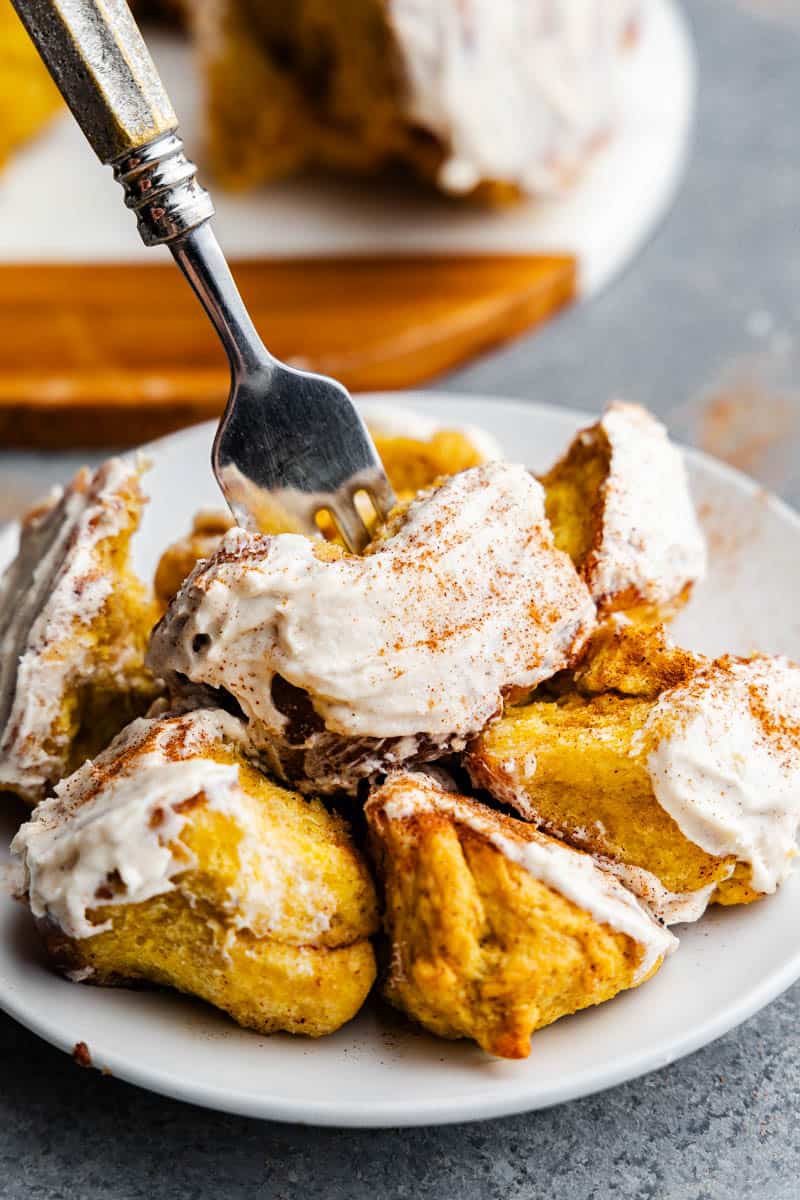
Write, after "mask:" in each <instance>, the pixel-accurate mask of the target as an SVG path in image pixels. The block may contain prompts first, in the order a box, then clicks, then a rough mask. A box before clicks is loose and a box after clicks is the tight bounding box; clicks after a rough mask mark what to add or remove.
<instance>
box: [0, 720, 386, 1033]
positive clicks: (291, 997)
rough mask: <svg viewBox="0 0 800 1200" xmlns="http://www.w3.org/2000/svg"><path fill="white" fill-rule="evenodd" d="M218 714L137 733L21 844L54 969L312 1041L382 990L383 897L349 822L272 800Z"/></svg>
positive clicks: (71, 787)
mask: <svg viewBox="0 0 800 1200" xmlns="http://www.w3.org/2000/svg"><path fill="white" fill-rule="evenodd" d="M245 739H246V731H245V729H244V727H243V725H242V723H241V722H240V721H239V720H238V719H237V718H235V717H232V716H230V715H229V714H227V713H224V712H222V711H220V710H218V709H202V710H196V711H192V712H189V713H185V714H183V715H179V716H167V717H163V718H154V719H140V720H138V721H135V722H134V723H133V724H132V725H130V726H129V727H128V728H127V729H126V730H124V731H123V732H122V733H121V734H120V735H119V737H118V738H117V739H116V740H115V741H114V742H113V743H112V745H111V746H110V747H109V748H108V750H107V751H105V753H103V754H102V755H100V756H99V757H98V758H97V759H96V760H95V762H93V763H92V762H87V763H86V764H85V765H84V766H83V767H82V768H81V769H80V770H79V771H78V772H76V774H75V775H73V776H71V777H70V778H69V779H67V780H65V781H64V782H63V783H61V784H60V785H59V786H58V788H57V789H56V795H55V796H54V797H53V798H52V799H49V800H46V801H44V802H43V803H42V804H41V805H39V807H38V808H37V809H36V811H35V813H34V815H33V817H32V819H31V820H30V821H29V822H28V824H26V825H23V826H22V828H21V829H20V831H19V833H18V834H17V836H16V837H15V839H14V842H13V845H12V850H13V852H14V854H15V855H17V856H18V858H19V859H20V860H21V862H22V867H23V872H24V878H25V885H24V886H25V894H26V895H27V899H28V903H29V905H30V908H31V911H32V913H33V915H34V917H35V918H36V921H37V924H38V927H39V929H40V932H41V934H42V936H43V939H44V943H45V946H46V948H47V950H48V952H49V954H50V955H51V957H52V961H53V963H54V964H55V965H56V966H57V967H58V968H59V969H61V970H62V971H63V972H65V973H66V974H67V975H69V976H70V977H71V978H73V979H75V980H79V981H86V982H89V983H96V984H130V983H137V982H138V983H150V984H156V985H163V986H166V987H172V988H176V989H178V990H179V991H182V992H188V993H191V994H193V995H195V996H199V997H201V998H202V999H203V1000H207V1001H209V1002H210V1003H211V1004H213V1005H215V1006H216V1007H217V1008H220V1009H223V1010H224V1011H225V1012H227V1013H229V1014H230V1015H231V1016H232V1017H233V1018H234V1020H236V1021H238V1022H239V1024H240V1025H244V1026H246V1027H248V1028H251V1029H256V1030H258V1031H259V1032H261V1033H271V1032H273V1031H275V1030H287V1031H288V1032H290V1033H306V1034H309V1035H311V1036H314V1037H317V1036H321V1035H322V1034H326V1033H332V1032H333V1031H334V1030H336V1029H338V1028H339V1026H340V1025H342V1024H343V1023H344V1022H345V1021H348V1020H350V1018H351V1017H353V1016H354V1015H355V1014H356V1013H357V1012H358V1010H359V1008H360V1007H361V1005H362V1004H363V1002H364V1000H365V998H366V996H367V993H368V992H369V990H370V987H371V985H372V982H373V979H374V976H375V964H374V958H373V952H372V947H371V944H370V941H369V937H370V934H372V933H373V932H374V931H375V929H376V926H377V907H376V900H375V892H374V888H373V884H372V880H371V878H370V876H369V874H368V872H367V869H366V866H365V864H364V862H363V861H362V859H361V857H360V855H359V854H358V852H357V851H356V849H355V847H354V846H353V844H352V842H351V840H350V836H349V833H348V829H347V826H346V824H345V822H344V821H343V820H342V819H341V818H340V817H337V816H333V815H331V814H330V813H328V812H327V811H326V809H325V808H324V807H323V806H322V804H321V803H320V802H319V801H318V800H308V799H305V798H303V797H300V796H298V795H297V794H296V793H293V792H288V791H285V790H284V789H283V788H280V787H277V786H276V785H275V784H273V783H270V782H269V781H268V780H267V779H266V777H265V776H263V775H262V774H261V773H260V772H259V771H257V770H256V769H255V768H254V767H253V766H251V765H250V764H249V763H248V762H247V761H246V760H245V758H244V757H243V754H242V749H243V745H244V743H245Z"/></svg>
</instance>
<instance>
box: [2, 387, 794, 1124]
mask: <svg viewBox="0 0 800 1200" xmlns="http://www.w3.org/2000/svg"><path fill="white" fill-rule="evenodd" d="M383 399H385V400H388V399H389V398H386V397H384V398H383ZM396 399H397V397H395V400H396ZM401 399H402V402H403V403H405V402H406V398H405V397H402V398H401ZM409 403H410V405H411V406H412V407H415V408H418V409H420V410H422V411H425V412H427V413H430V414H432V415H433V416H435V417H438V418H440V419H442V420H444V421H445V422H449V423H451V424H461V423H465V422H474V423H475V424H482V425H483V426H485V427H486V428H488V429H489V430H490V431H491V432H492V433H494V434H495V435H496V436H497V437H498V438H499V440H500V443H501V445H503V446H504V447H505V449H506V451H507V452H509V454H510V456H513V457H514V458H515V459H517V460H519V461H523V462H526V463H528V464H529V465H531V466H532V467H534V468H536V469H540V468H544V467H545V466H547V465H548V464H549V463H550V462H551V461H552V460H553V458H554V457H555V456H556V455H557V454H558V453H560V451H561V450H562V449H563V447H564V446H565V444H566V442H567V441H568V439H569V437H570V436H571V435H572V433H573V432H574V431H575V429H576V428H578V427H579V426H580V425H582V424H585V423H587V422H588V421H589V420H590V419H591V418H589V417H587V416H585V415H582V414H579V413H571V412H567V411H564V410H560V409H553V408H546V407H543V406H537V405H522V404H515V403H508V402H503V401H499V400H489V399H485V400H481V399H475V398H466V397H464V398H446V397H441V396H434V395H430V396H428V397H427V398H426V397H425V396H424V395H416V396H414V397H411V399H410V401H409ZM211 433H212V429H211V426H210V425H201V426H198V427H196V428H194V429H189V430H186V431H184V432H182V433H179V434H176V435H174V436H173V437H170V438H166V439H164V440H163V441H161V442H156V443H155V444H154V445H153V446H152V447H150V448H149V449H148V451H147V452H148V454H149V455H150V457H151V458H152V461H153V470H152V473H151V475H150V477H149V491H150V493H151V496H152V502H151V505H150V508H149V510H148V513H147V516H146V518H145V521H144V524H143V528H142V531H141V535H140V538H139V544H138V546H137V556H138V566H139V567H140V569H142V570H146V571H148V572H150V571H151V570H152V568H153V565H154V563H155V561H156V558H157V556H158V554H159V551H160V549H161V548H162V547H163V546H164V544H165V543H166V542H167V541H169V539H170V538H172V537H174V536H175V535H177V534H179V533H180V532H182V531H183V530H185V529H186V528H187V526H188V524H189V521H190V518H191V516H192V514H193V512H194V510H195V509H196V508H197V507H198V506H200V505H209V504H210V505H215V506H218V505H219V496H218V494H217V492H216V490H215V485H214V483H213V481H212V479H211V474H210V470H209V467H208V452H209V445H210V439H211ZM689 464H690V468H691V475H692V484H693V487H694V490H695V494H696V498H697V501H698V504H699V506H700V512H701V514H702V518H703V522H704V524H705V527H706V530H707V532H708V535H709V539H710V548H711V570H710V574H709V578H708V580H707V581H706V583H705V584H704V585H703V586H702V587H701V588H700V589H699V590H698V592H697V594H696V596H695V597H694V598H693V600H692V603H691V605H690V607H689V608H688V609H687V610H686V611H685V613H684V614H683V615H682V616H681V618H680V620H679V622H678V627H677V633H678V635H679V636H680V637H681V638H682V639H683V640H684V641H685V642H686V643H688V644H689V645H691V646H693V647H696V648H698V649H702V650H705V651H708V652H710V653H717V652H720V651H722V650H733V651H738V652H747V651H750V650H752V649H754V648H758V649H762V650H767V651H772V652H778V651H780V652H784V653H787V654H790V655H792V656H794V657H795V658H800V615H799V614H798V610H797V602H796V597H797V595H798V593H800V518H798V517H797V516H796V515H795V514H794V513H793V512H791V511H790V510H789V509H788V508H786V507H785V506H784V505H783V504H781V503H780V502H779V501H777V500H775V499H774V498H772V497H770V496H767V495H766V494H765V493H764V492H762V491H761V490H759V489H758V488H757V486H756V485H755V484H753V483H752V482H750V481H749V480H747V479H746V478H744V477H743V476H741V475H739V474H737V473H736V472H734V471H731V470H730V469H728V468H726V467H723V466H720V465H719V464H718V463H716V462H714V461H712V460H711V459H708V458H706V457H704V456H702V455H700V454H697V453H694V452H691V453H689ZM665 503H668V497H665ZM13 540H14V539H13V536H12V535H9V534H7V535H6V537H5V539H4V540H0V560H1V559H2V558H3V557H6V558H7V557H8V555H9V554H10V553H11V550H12V548H13V546H12V543H13ZM12 831H13V826H12V823H11V821H10V820H9V819H8V816H6V818H5V825H4V826H3V829H2V838H1V839H0V842H1V844H2V845H3V846H5V845H6V843H7V840H8V838H9V837H10V835H11V833H12ZM4 853H5V851H4V850H3V851H2V852H0V855H1V854H4ZM798 902H800V876H799V875H797V874H795V875H794V876H792V877H791V878H790V880H789V881H788V883H787V884H786V885H785V886H784V887H783V889H782V890H781V891H780V893H779V894H778V895H777V896H775V897H772V898H771V899H769V900H767V901H764V902H762V903H760V904H756V905H752V906H751V907H749V908H741V909H731V910H728V911H724V910H714V911H712V912H711V913H710V914H709V915H708V916H707V917H706V918H705V919H704V920H703V921H702V922H700V923H699V924H697V925H693V926H687V927H686V928H685V930H683V931H679V932H680V933H681V941H682V945H681V948H680V950H679V952H678V953H677V954H676V955H675V956H674V957H673V958H671V959H670V960H669V961H668V962H667V963H666V965H665V966H664V968H663V969H662V971H661V972H660V973H659V974H658V975H657V977H656V978H655V979H654V980H652V981H651V982H649V983H647V984H645V985H644V986H643V987H642V988H640V989H638V990H637V991H634V992H627V993H626V994H625V995H622V996H619V997H617V999H615V1000H613V1001H612V1002H611V1003H609V1004H605V1005H603V1006H601V1007H600V1008H596V1009H592V1010H589V1011H587V1012H584V1013H581V1014H580V1015H578V1016H575V1017H569V1018H566V1019H564V1020H562V1021H559V1022H558V1023H557V1024H555V1025H552V1026H550V1027H549V1028H548V1029H545V1030H542V1032H540V1033H537V1034H536V1035H535V1036H534V1039H533V1044H532V1050H531V1056H530V1058H529V1059H528V1060H527V1061H526V1062H499V1061H496V1060H493V1059H490V1058H488V1057H487V1056H486V1055H485V1054H483V1053H482V1052H481V1051H480V1050H478V1049H477V1048H476V1047H474V1046H472V1045H470V1044H468V1043H466V1042H464V1043H460V1042H445V1041H439V1040H437V1039H435V1038H433V1037H429V1036H428V1035H427V1034H424V1033H421V1032H417V1031H415V1030H412V1029H411V1028H410V1027H409V1026H406V1025H404V1024H403V1023H402V1022H401V1021H400V1020H399V1019H397V1018H395V1017H393V1016H391V1015H390V1014H388V1013H386V1012H381V1011H378V1010H377V1009H376V1008H373V1007H372V1006H370V1007H369V1009H368V1010H367V1011H365V1012H364V1013H362V1015H361V1016H359V1018H358V1019H357V1020H356V1021H354V1022H353V1023H352V1024H350V1025H348V1026H347V1027H346V1028H344V1029H342V1030H340V1032H339V1033H337V1034H336V1035H335V1036H333V1037H330V1038H323V1039H322V1040H320V1041H318V1042H311V1041H304V1040H301V1039H296V1038H291V1037H289V1036H284V1035H280V1036H275V1037H272V1038H261V1037H259V1036H258V1035H256V1034H253V1033H247V1032H245V1031H244V1030H241V1029H239V1028H237V1027H236V1026H235V1025H233V1024H232V1023H231V1022H230V1021H228V1020H227V1019H226V1018H225V1017H223V1016H222V1015H220V1014H218V1013H216V1012H215V1011H214V1010H212V1009H210V1008H208V1007H206V1006H204V1005H202V1004H200V1003H199V1002H194V1001H191V1000H188V999H184V998H182V997H180V996H177V995H174V994H171V993H144V992H133V991H131V992H129V991H103V990H101V989H94V988H91V987H80V986H77V985H75V984H70V983H67V982H65V981H63V980H62V979H60V978H58V977H56V976H55V975H53V974H51V973H50V972H49V971H48V970H47V969H46V967H45V965H44V962H43V960H42V955H41V952H40V949H39V947H38V944H37V940H36V937H35V936H34V933H33V930H32V927H31V923H30V920H29V918H28V914H27V912H26V910H25V909H23V907H22V906H21V905H18V904H15V903H13V902H12V901H11V900H10V899H7V898H5V899H0V1006H2V1008H4V1009H5V1010H6V1011H7V1012H8V1013H10V1014H11V1015H12V1016H14V1017H16V1018H17V1020H19V1021H21V1022H22V1024H24V1025H26V1026H28V1027H29V1028H30V1029H33V1030H34V1031H35V1032H36V1033H38V1034H40V1035H41V1036H42V1037H44V1038H46V1039H47V1040H48V1041H50V1042H52V1043H54V1044H55V1045H56V1046H59V1047H61V1048H62V1049H64V1050H68V1051H69V1050H72V1048H73V1046H74V1045H75V1043H76V1042H80V1041H83V1042H86V1043H87V1045H88V1046H89V1049H90V1053H91V1056H92V1060H93V1062H94V1064H95V1066H98V1067H104V1068H106V1069H108V1070H110V1071H111V1072H112V1073H113V1074H114V1075H118V1076H120V1077H121V1078H123V1079H127V1080H130V1081H131V1082H133V1083H138V1084H141V1085H142V1086H143V1087H147V1088H151V1089H152V1090H154V1091H158V1092H163V1093H166V1094H167V1095H170V1096H176V1097H179V1098H180V1099H184V1100H190V1101H193V1102H194V1103H196V1104H203V1105H207V1106H209V1107H212V1108H219V1109H225V1110H228V1111H231V1112H237V1113H243V1114H246V1115H250V1116H256V1117H270V1118H273V1119H277V1120H282V1121H302V1122H308V1123H313V1124H321V1125H350V1126H358V1125H378V1126H380V1125H417V1124H419V1125H430V1124H435V1123H438V1122H447V1121H465V1120H473V1119H476V1118H480V1117H493V1116H500V1115H503V1114H507V1113H514V1112H520V1111H524V1110H526V1109H533V1108H540V1107H544V1106H546V1105H549V1104H555V1103H556V1102H558V1101H562V1100H569V1099H572V1098H573V1097H576V1096H584V1095H586V1094H588V1093H590V1092H594V1091H598V1090H599V1089H601V1088H606V1087H610V1086H611V1085H612V1084H615V1083H620V1082H621V1081H622V1080H625V1079H630V1078H632V1077H633V1076H636V1075H640V1074H642V1073H643V1072H645V1071H650V1070H652V1069H654V1068H657V1067H662V1066H664V1065H666V1064H667V1063H669V1062H671V1061H673V1060H674V1059H676V1058H679V1057H680V1056H681V1055H684V1054H688V1053H689V1052H690V1051H692V1050H696V1049H697V1048H698V1047H700V1046H703V1045H704V1044H705V1043H707V1042H709V1041H711V1040H712V1039H713V1038H716V1037H719V1036H720V1034H722V1033H724V1032H725V1031H726V1030H728V1029H730V1028H731V1027H732V1026H734V1025H736V1024H737V1023H738V1022H740V1021H743V1020H744V1019H745V1018H746V1017H748V1016H750V1015H751V1014H752V1013H754V1012H756V1011H757V1010H758V1009H759V1008H761V1007H762V1006H763V1005H764V1004H766V1003H767V1002H768V1001H770V1000H772V999H773V998H774V997H775V996H777V995H778V993H779V992H781V991H782V990H783V989H784V988H786V987H788V985H789V984H790V983H792V982H793V981H794V980H795V979H796V978H798V976H800V924H799V923H798V921H797V910H798Z"/></svg>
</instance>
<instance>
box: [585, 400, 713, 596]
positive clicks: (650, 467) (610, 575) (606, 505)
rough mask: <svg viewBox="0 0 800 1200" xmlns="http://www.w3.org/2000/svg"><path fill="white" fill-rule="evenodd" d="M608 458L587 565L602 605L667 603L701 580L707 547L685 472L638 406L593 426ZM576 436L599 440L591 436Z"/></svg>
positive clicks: (613, 410) (615, 409) (618, 406)
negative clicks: (621, 599) (624, 599)
mask: <svg viewBox="0 0 800 1200" xmlns="http://www.w3.org/2000/svg"><path fill="white" fill-rule="evenodd" d="M596 428H597V429H599V430H600V431H601V433H602V434H604V435H605V437H606V439H607V441H608V447H609V451H610V460H609V468H608V475H607V478H606V480H605V482H604V483H603V485H602V488H601V497H600V500H601V517H600V525H599V528H598V530H597V533H596V537H595V542H594V545H593V547H592V549H591V550H590V552H589V555H588V557H587V559H586V562H585V563H584V566H583V575H584V578H585V579H586V582H587V584H588V586H589V590H590V591H591V593H592V595H593V596H594V598H595V600H596V601H598V603H600V602H602V601H604V600H606V601H608V600H613V599H614V598H615V597H617V596H620V595H623V594H626V593H627V594H628V595H631V596H633V597H635V598H636V599H637V600H639V601H645V602H648V603H653V604H664V603H666V602H667V601H669V600H674V599H675V598H676V597H678V596H679V595H680V593H681V592H682V591H683V589H684V588H685V587H686V585H687V584H691V583H694V582H695V581H696V580H698V579H702V577H703V575H704V574H705V570H706V545H705V539H704V537H703V534H702V531H701V529H700V526H699V524H698V521H697V515H696V513H695V510H694V505H693V503H692V498H691V494H690V491H689V482H688V478H687V475H686V466H685V464H684V461H683V456H682V454H681V452H680V450H679V449H678V448H677V446H674V445H673V444H672V443H671V442H670V440H669V436H668V434H667V430H666V428H665V427H664V426H663V425H662V424H661V422H660V421H657V420H656V419H655V418H654V417H653V416H652V415H651V414H650V413H648V412H647V411H646V409H644V408H641V407H640V406H639V405H638V404H623V403H621V402H616V403H614V404H611V405H610V406H609V408H608V409H607V411H606V412H605V413H604V415H603V417H602V418H601V420H600V422H599V423H598V426H597V427H596ZM578 436H579V437H590V438H591V437H594V436H596V434H595V429H589V430H587V431H586V432H585V434H579V435H578Z"/></svg>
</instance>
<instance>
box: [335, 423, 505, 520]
mask: <svg viewBox="0 0 800 1200" xmlns="http://www.w3.org/2000/svg"><path fill="white" fill-rule="evenodd" d="M359 410H360V412H361V415H362V416H363V418H364V421H365V422H366V425H367V428H368V429H369V431H370V433H371V434H372V437H373V439H374V441H375V446H376V448H377V451H378V454H379V456H380V459H381V462H382V463H383V465H384V468H385V469H386V474H387V475H388V476H389V480H390V482H391V485H392V487H393V488H394V490H395V492H396V494H397V498H398V500H411V499H413V497H414V496H415V495H416V494H417V492H421V491H422V490H423V488H428V487H431V486H432V485H433V484H435V483H437V482H438V481H439V480H441V479H442V478H443V477H444V476H446V475H458V474H459V472H461V471H467V470H469V468H470V467H479V466H481V465H482V464H483V463H486V462H492V461H494V460H496V459H502V458H503V457H504V456H503V452H502V450H501V449H500V446H499V444H498V443H497V442H496V441H495V439H494V438H493V437H492V436H491V434H489V433H487V432H486V430H485V429H481V428H479V427H478V426H477V425H448V424H443V423H442V422H440V421H437V420H435V419H434V418H432V417H430V416H427V415H426V414H423V413H418V412H413V411H412V410H411V409H407V408H398V407H397V406H396V405H388V404H380V403H364V404H361V405H359Z"/></svg>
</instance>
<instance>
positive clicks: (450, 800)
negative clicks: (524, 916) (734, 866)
mask: <svg viewBox="0 0 800 1200" xmlns="http://www.w3.org/2000/svg"><path fill="white" fill-rule="evenodd" d="M376 808H379V809H380V810H382V811H383V813H384V814H385V816H386V818H387V820H389V821H406V820H410V819H413V818H414V817H415V816H418V815H419V814H420V813H425V812H436V813H442V814H443V815H445V816H447V817H449V818H451V819H452V820H453V821H454V822H456V823H458V824H461V825H464V826H466V827H467V828H469V829H471V830H473V832H475V833H477V834H479V835H480V836H481V837H484V838H486V840H487V841H488V842H489V843H490V844H491V845H492V846H493V847H494V848H495V849H496V850H497V851H499V853H500V854H502V855H504V856H505V857H506V858H507V859H508V860H509V861H510V862H514V863H516V864H517V866H520V867H522V869H523V870H524V871H527V872H528V873H529V874H531V875H532V876H533V877H534V878H536V879H538V880H540V882H542V883H544V884H545V885H546V886H547V887H549V888H552V889H553V890H554V891H557V892H559V893H560V895H562V896H564V897H565V898H566V899H567V900H570V901H572V903H573V904H576V905H577V906H578V908H581V909H583V910H584V911H585V912H588V913H590V914H591V916H592V917H593V918H594V920H596V921H597V922H598V923H599V924H602V925H608V926H609V927H610V928H611V929H614V930H616V931H617V932H619V933H624V934H625V935H626V936H627V937H630V938H632V939H633V941H635V942H637V943H638V944H639V945H640V946H641V947H642V949H643V954H642V959H641V962H640V963H639V966H638V968H637V973H636V979H637V981H638V980H640V979H644V978H645V977H646V976H647V975H649V973H650V971H652V969H653V967H654V966H655V965H656V963H657V962H658V960H659V959H660V958H663V957H665V956H666V955H668V954H671V953H672V952H673V951H674V950H675V949H676V948H677V945H678V940H677V938H675V937H674V936H673V934H671V933H669V932H668V930H667V929H665V928H664V926H663V925H661V924H660V923H659V922H658V921H657V920H656V919H655V918H654V916H653V915H652V914H651V912H650V911H649V910H648V908H647V907H646V906H645V905H644V904H642V903H641V902H640V901H639V900H638V899H637V897H636V896H635V895H633V893H632V892H630V891H628V889H627V888H626V887H624V886H623V885H622V884H621V883H620V882H619V881H618V879H617V878H616V877H615V876H614V875H613V874H611V873H609V872H608V871H606V870H604V869H603V868H602V867H601V866H599V865H598V864H597V863H596V862H595V861H594V859H592V857H591V856H590V855H588V854H583V853H581V852H580V851H578V850H573V849H571V848H570V847H568V846H565V845H562V844H561V843H559V842H556V841H553V840H552V839H551V838H548V837H545V836H544V834H541V833H539V832H538V830H536V829H534V828H533V827H532V826H522V825H521V823H516V824H519V825H520V828H521V829H524V831H525V834H524V836H522V833H520V834H519V835H516V834H515V833H513V832H511V830H512V828H513V826H512V825H511V823H510V822H503V823H501V822H500V821H499V820H498V819H497V817H496V816H495V815H494V814H493V813H492V812H491V810H490V809H487V810H485V811H481V807H480V806H479V805H477V804H475V803H474V802H470V801H468V800H466V799H465V798H464V797H462V796H456V795H453V794H452V793H451V792H449V791H445V790H444V789H442V788H440V787H438V786H437V785H436V783H435V782H434V781H433V780H432V779H430V778H429V777H427V776H425V775H421V774H414V773H411V772H396V773H394V774H392V775H390V776H389V777H388V779H387V780H386V783H385V784H383V786H382V787H381V788H380V789H379V790H378V791H377V792H375V793H373V796H372V797H371V798H370V801H369V803H368V806H367V811H368V813H369V812H370V811H374V810H375V809H376Z"/></svg>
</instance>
